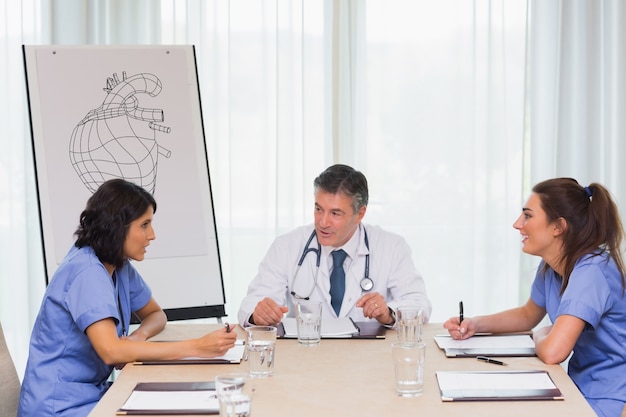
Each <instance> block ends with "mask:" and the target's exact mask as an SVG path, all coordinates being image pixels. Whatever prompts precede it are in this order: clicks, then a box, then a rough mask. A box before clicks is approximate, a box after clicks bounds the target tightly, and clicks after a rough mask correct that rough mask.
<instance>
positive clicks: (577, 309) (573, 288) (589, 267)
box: [557, 264, 611, 328]
mask: <svg viewBox="0 0 626 417" xmlns="http://www.w3.org/2000/svg"><path fill="white" fill-rule="evenodd" d="M610 296H611V291H610V288H609V286H608V284H607V282H606V279H605V277H604V274H603V272H602V270H601V268H600V267H599V266H598V265H597V264H582V265H577V266H576V267H575V268H574V271H572V274H571V276H570V279H569V283H568V284H567V288H566V289H565V292H564V293H563V297H562V299H561V305H560V307H559V310H558V313H557V314H558V315H562V314H568V315H571V316H575V317H578V318H580V319H582V320H584V321H586V322H587V323H589V324H590V325H591V326H593V327H594V328H595V327H597V325H598V323H599V322H600V319H601V318H602V316H603V315H604V312H605V311H607V310H608V307H609V303H610Z"/></svg>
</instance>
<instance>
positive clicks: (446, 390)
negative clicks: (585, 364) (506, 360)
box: [436, 370, 563, 401]
mask: <svg viewBox="0 0 626 417" xmlns="http://www.w3.org/2000/svg"><path fill="white" fill-rule="evenodd" d="M436 375H437V383H438V384H439V390H440V392H441V400H442V401H496V400H562V399H563V395H562V394H561V391H560V390H559V389H558V388H557V386H556V385H555V384H554V382H553V381H552V378H550V375H548V373H547V372H546V371H541V370H538V371H534V370H533V371H490V372H480V371H477V372H472V371H468V372H463V371H439V372H436Z"/></svg>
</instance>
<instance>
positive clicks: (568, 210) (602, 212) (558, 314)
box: [444, 178, 626, 417]
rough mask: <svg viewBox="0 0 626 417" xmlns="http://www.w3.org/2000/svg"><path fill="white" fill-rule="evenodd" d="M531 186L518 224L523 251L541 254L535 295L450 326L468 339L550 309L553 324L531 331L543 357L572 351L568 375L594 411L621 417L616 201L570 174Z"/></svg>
mask: <svg viewBox="0 0 626 417" xmlns="http://www.w3.org/2000/svg"><path fill="white" fill-rule="evenodd" d="M532 191H533V192H532V194H531V195H530V197H529V199H528V201H527V202H526V204H525V206H524V208H523V209H522V214H521V215H520V217H519V218H518V219H517V221H516V222H515V223H514V224H513V227H514V228H515V229H517V230H519V232H520V233H521V235H522V245H523V247H522V250H523V251H524V252H526V253H528V254H531V255H536V256H540V257H541V258H542V261H541V264H540V266H539V269H538V271H537V275H536V277H535V280H534V282H533V286H532V289H531V294H530V298H529V300H528V301H527V302H526V304H524V305H523V306H521V307H517V308H514V309H511V310H506V311H503V312H500V313H496V314H491V315H486V316H479V317H473V318H466V319H464V320H463V322H459V318H458V317H452V318H450V319H449V320H448V321H446V322H445V323H444V327H445V328H446V329H448V332H449V333H450V335H451V336H452V337H453V338H454V339H467V338H469V337H471V336H473V335H474V334H476V333H479V332H480V333H483V332H487V333H505V332H518V331H528V330H531V329H533V328H534V327H535V326H537V325H538V324H539V323H540V322H541V320H542V319H543V318H544V316H545V315H546V314H548V316H549V318H550V320H551V322H552V323H553V324H552V325H551V326H548V327H544V328H541V329H538V330H536V331H535V332H534V333H533V338H534V341H535V351H536V353H537V356H538V357H539V358H540V359H541V360H543V361H544V362H545V363H548V364H557V363H561V362H563V361H565V360H566V359H567V358H568V357H570V354H571V357H570V359H569V363H568V373H569V375H570V377H571V378H572V380H573V381H574V382H575V383H576V385H577V386H578V389H580V391H581V392H582V394H583V395H584V396H585V398H586V399H587V401H588V402H589V404H590V405H591V407H592V408H593V409H594V411H595V412H596V413H597V414H598V415H599V416H602V417H619V416H620V415H621V413H622V410H624V404H625V403H626V295H625V292H626V281H625V268H624V261H623V259H622V254H621V243H622V238H623V235H624V230H623V227H622V222H621V220H620V216H619V212H618V209H617V206H616V205H615V203H614V202H613V199H612V198H611V195H610V193H609V192H608V190H607V189H606V188H605V187H603V186H602V185H600V184H597V183H593V184H590V185H589V186H587V187H583V186H581V185H580V184H578V182H576V180H573V179H570V178H556V179H550V180H547V181H543V182H541V183H539V184H537V185H535V187H534V188H533V190H532ZM572 352H573V353H572ZM624 411H626V410H624Z"/></svg>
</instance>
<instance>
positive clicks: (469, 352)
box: [435, 334, 535, 358]
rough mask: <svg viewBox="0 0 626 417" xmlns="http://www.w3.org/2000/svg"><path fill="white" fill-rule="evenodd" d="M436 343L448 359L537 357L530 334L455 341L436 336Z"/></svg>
mask: <svg viewBox="0 0 626 417" xmlns="http://www.w3.org/2000/svg"><path fill="white" fill-rule="evenodd" d="M435 342H437V346H439V348H440V349H443V351H444V352H445V354H446V356H448V357H453V358H454V357H468V356H470V357H474V356H535V342H534V341H533V339H532V337H530V335H528V334H513V335H478V336H473V337H470V338H469V339H465V340H455V339H453V338H451V337H450V336H447V335H439V336H435Z"/></svg>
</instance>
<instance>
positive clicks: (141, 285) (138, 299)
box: [127, 263, 152, 311]
mask: <svg viewBox="0 0 626 417" xmlns="http://www.w3.org/2000/svg"><path fill="white" fill-rule="evenodd" d="M127 268H128V282H129V289H130V310H131V311H137V310H140V309H142V308H143V307H145V305H146V304H148V302H149V301H150V299H151V298H152V290H151V289H150V287H149V286H148V284H147V283H146V281H144V280H143V278H142V277H141V275H139V272H137V270H136V269H135V268H134V267H133V266H132V265H131V264H130V263H128V264H127Z"/></svg>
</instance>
